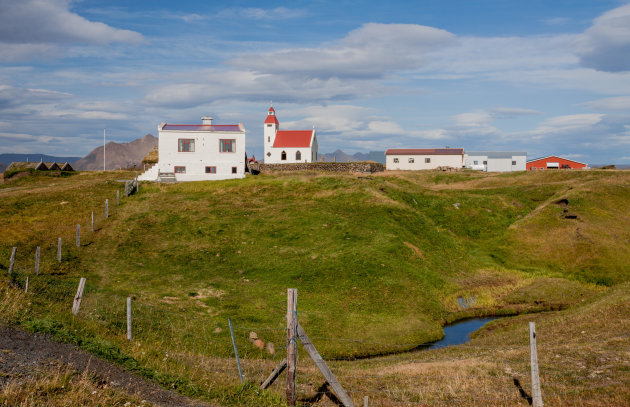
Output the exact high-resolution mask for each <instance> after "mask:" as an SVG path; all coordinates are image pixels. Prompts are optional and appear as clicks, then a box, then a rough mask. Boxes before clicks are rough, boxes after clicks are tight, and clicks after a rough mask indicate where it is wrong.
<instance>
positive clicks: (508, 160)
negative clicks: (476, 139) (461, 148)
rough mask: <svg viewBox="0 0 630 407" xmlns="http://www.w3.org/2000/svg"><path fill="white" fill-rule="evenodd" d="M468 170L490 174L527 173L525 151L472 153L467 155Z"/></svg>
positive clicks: (466, 165)
mask: <svg viewBox="0 0 630 407" xmlns="http://www.w3.org/2000/svg"><path fill="white" fill-rule="evenodd" d="M465 161H466V164H465V167H466V168H470V169H473V170H481V171H488V172H511V171H525V164H526V162H527V153H526V152H524V151H470V152H468V153H466V159H465Z"/></svg>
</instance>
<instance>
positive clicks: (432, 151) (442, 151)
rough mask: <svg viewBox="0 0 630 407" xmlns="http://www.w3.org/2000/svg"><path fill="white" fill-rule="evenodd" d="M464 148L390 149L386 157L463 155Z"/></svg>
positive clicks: (386, 152)
mask: <svg viewBox="0 0 630 407" xmlns="http://www.w3.org/2000/svg"><path fill="white" fill-rule="evenodd" d="M463 154H464V149H463V148H390V149H388V150H387V151H385V155H463Z"/></svg>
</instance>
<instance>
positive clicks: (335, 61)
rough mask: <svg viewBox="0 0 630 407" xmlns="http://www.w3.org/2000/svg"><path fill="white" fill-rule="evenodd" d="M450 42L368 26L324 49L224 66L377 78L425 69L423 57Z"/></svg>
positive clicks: (422, 31)
mask: <svg viewBox="0 0 630 407" xmlns="http://www.w3.org/2000/svg"><path fill="white" fill-rule="evenodd" d="M454 38H455V36H454V35H453V34H451V33H449V32H447V31H444V30H440V29H437V28H433V27H426V26H421V25H413V24H377V23H368V24H364V25H363V26H361V27H360V28H358V29H356V30H354V31H351V32H350V33H349V34H348V35H347V36H346V37H345V38H343V39H341V40H339V41H338V42H336V43H333V44H330V45H326V46H322V47H319V48H301V49H287V50H282V51H275V52H270V53H267V54H259V55H248V56H246V57H241V58H237V59H233V60H232V61H230V63H231V64H232V65H234V66H237V67H240V68H244V69H250V70H254V71H256V72H264V73H281V74H284V75H293V76H300V77H309V78H313V77H316V78H331V77H340V78H383V77H385V76H386V75H387V74H389V73H394V72H401V71H405V70H413V69H417V68H418V67H420V66H422V65H424V64H426V63H427V62H429V60H430V59H429V57H428V55H427V54H428V53H430V52H431V51H434V50H436V49H439V48H441V47H444V46H448V45H450V44H452V43H453V41H454Z"/></svg>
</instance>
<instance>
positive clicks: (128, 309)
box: [127, 297, 131, 341]
mask: <svg viewBox="0 0 630 407" xmlns="http://www.w3.org/2000/svg"><path fill="white" fill-rule="evenodd" d="M127 340H128V341H130V340H131V297H127Z"/></svg>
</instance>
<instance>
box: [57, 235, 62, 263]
mask: <svg viewBox="0 0 630 407" xmlns="http://www.w3.org/2000/svg"><path fill="white" fill-rule="evenodd" d="M57 261H61V238H60V237H58V238H57Z"/></svg>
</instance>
